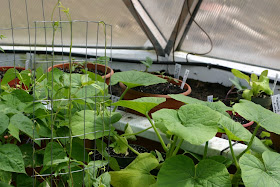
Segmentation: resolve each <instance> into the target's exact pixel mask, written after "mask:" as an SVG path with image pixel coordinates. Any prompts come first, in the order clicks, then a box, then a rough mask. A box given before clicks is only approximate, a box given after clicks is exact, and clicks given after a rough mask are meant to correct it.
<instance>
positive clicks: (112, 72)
mask: <svg viewBox="0 0 280 187" xmlns="http://www.w3.org/2000/svg"><path fill="white" fill-rule="evenodd" d="M69 64H70V63H63V64H56V65H54V66H53V68H57V67H63V66H65V67H69ZM73 64H78V62H73ZM88 65H89V66H91V67H95V66H96V67H97V69H98V66H99V67H101V68H104V69H105V68H107V74H106V75H103V76H102V78H103V79H104V78H106V79H109V78H110V77H111V76H112V75H113V74H114V70H113V69H112V68H110V67H109V66H105V65H103V64H94V63H87V67H88ZM92 65H93V66H92ZM82 67H83V66H82ZM88 68H89V67H88ZM51 70H52V67H49V68H48V72H50V71H51ZM108 70H109V71H108ZM108 72H109V73H108Z"/></svg>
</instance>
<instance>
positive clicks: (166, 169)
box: [157, 155, 231, 187]
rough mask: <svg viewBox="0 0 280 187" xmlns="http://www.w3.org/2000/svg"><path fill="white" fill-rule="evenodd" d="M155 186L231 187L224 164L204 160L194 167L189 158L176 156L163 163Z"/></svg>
mask: <svg viewBox="0 0 280 187" xmlns="http://www.w3.org/2000/svg"><path fill="white" fill-rule="evenodd" d="M157 185H158V186H165V187H174V186H211V187H214V186H220V187H231V181H230V176H229V173H228V171H227V168H226V167H225V165H224V164H221V163H219V162H216V161H214V160H210V159H204V160H202V161H200V162H199V163H198V164H197V166H195V165H194V162H193V161H192V159H190V158H189V157H187V156H184V155H177V156H174V157H171V158H169V159H167V160H166V161H165V162H164V164H163V165H162V167H161V169H160V171H159V173H158V180H157Z"/></svg>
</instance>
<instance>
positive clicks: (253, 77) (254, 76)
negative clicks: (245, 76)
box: [251, 73, 258, 82]
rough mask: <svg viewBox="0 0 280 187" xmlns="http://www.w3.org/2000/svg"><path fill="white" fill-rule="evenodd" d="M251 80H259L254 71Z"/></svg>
mask: <svg viewBox="0 0 280 187" xmlns="http://www.w3.org/2000/svg"><path fill="white" fill-rule="evenodd" d="M251 80H252V81H253V82H255V81H258V76H257V75H256V74H255V73H252V74H251Z"/></svg>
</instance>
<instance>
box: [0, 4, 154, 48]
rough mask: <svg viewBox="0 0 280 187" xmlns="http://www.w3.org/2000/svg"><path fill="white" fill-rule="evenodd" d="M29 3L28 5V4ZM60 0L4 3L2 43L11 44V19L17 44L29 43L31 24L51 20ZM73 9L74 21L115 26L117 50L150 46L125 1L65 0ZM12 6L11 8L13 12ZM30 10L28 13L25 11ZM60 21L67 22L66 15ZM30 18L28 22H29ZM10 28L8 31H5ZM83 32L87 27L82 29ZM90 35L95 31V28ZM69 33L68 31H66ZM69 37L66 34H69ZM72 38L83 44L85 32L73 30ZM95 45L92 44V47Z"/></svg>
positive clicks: (0, 18) (0, 22) (0, 14)
mask: <svg viewBox="0 0 280 187" xmlns="http://www.w3.org/2000/svg"><path fill="white" fill-rule="evenodd" d="M25 2H26V3H25ZM56 2H57V0H26V1H25V0H3V2H2V1H1V6H0V34H4V35H6V36H7V38H6V39H4V40H2V41H1V40H0V44H1V43H12V40H13V39H12V34H11V30H10V28H11V19H10V10H11V15H12V26H13V28H15V29H14V42H15V43H16V44H28V42H29V41H28V40H29V39H28V31H27V29H26V28H27V27H28V23H29V25H30V27H34V21H44V20H46V21H50V20H51V13H52V10H53V7H54V6H55V4H56ZM61 2H62V4H63V5H64V6H65V7H67V8H69V9H70V13H71V16H72V20H85V21H104V22H105V23H107V24H111V25H112V26H113V45H114V46H116V47H151V44H150V42H149V40H148V38H147V37H146V35H145V33H144V32H143V31H142V29H141V28H140V27H139V25H138V24H137V22H136V21H135V19H134V18H133V16H132V15H131V13H130V12H129V10H128V9H127V7H126V6H125V5H124V3H123V1H122V0H102V1H100V0H79V1H77V0H62V1H61ZM10 7H11V9H10ZM26 10H27V11H26ZM60 15H61V19H62V20H66V16H65V15H64V13H63V12H60ZM27 16H28V19H27ZM54 17H55V18H54V20H55V21H59V19H60V18H59V11H58V10H57V11H55V14H54ZM4 29H8V30H4ZM83 29H84V28H83ZM92 29H93V30H91V32H96V30H94V29H95V28H92ZM65 32H66V31H65ZM30 33H31V40H33V41H32V42H34V38H35V37H34V35H33V34H34V28H31V31H30ZM66 35H67V33H66ZM73 37H74V38H75V39H76V40H77V42H76V44H77V45H84V43H83V42H78V40H79V39H81V40H83V38H84V31H83V30H82V31H79V28H78V26H77V28H74V30H73ZM94 43H96V42H93V44H94ZM88 45H90V44H88Z"/></svg>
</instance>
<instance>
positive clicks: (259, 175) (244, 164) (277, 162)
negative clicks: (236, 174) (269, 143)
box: [239, 151, 280, 187]
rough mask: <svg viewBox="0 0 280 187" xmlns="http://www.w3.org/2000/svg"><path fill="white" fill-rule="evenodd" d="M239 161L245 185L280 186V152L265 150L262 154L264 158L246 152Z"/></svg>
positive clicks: (253, 186)
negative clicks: (260, 158)
mask: <svg viewBox="0 0 280 187" xmlns="http://www.w3.org/2000/svg"><path fill="white" fill-rule="evenodd" d="M239 163H240V167H241V171H242V179H243V182H244V184H245V186H248V187H262V186H280V175H279V173H280V154H279V153H274V152H270V151H265V152H264V153H263V154H262V160H259V159H258V158H256V157H255V156H253V155H250V154H244V155H243V156H242V157H241V158H240V161H239Z"/></svg>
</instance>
